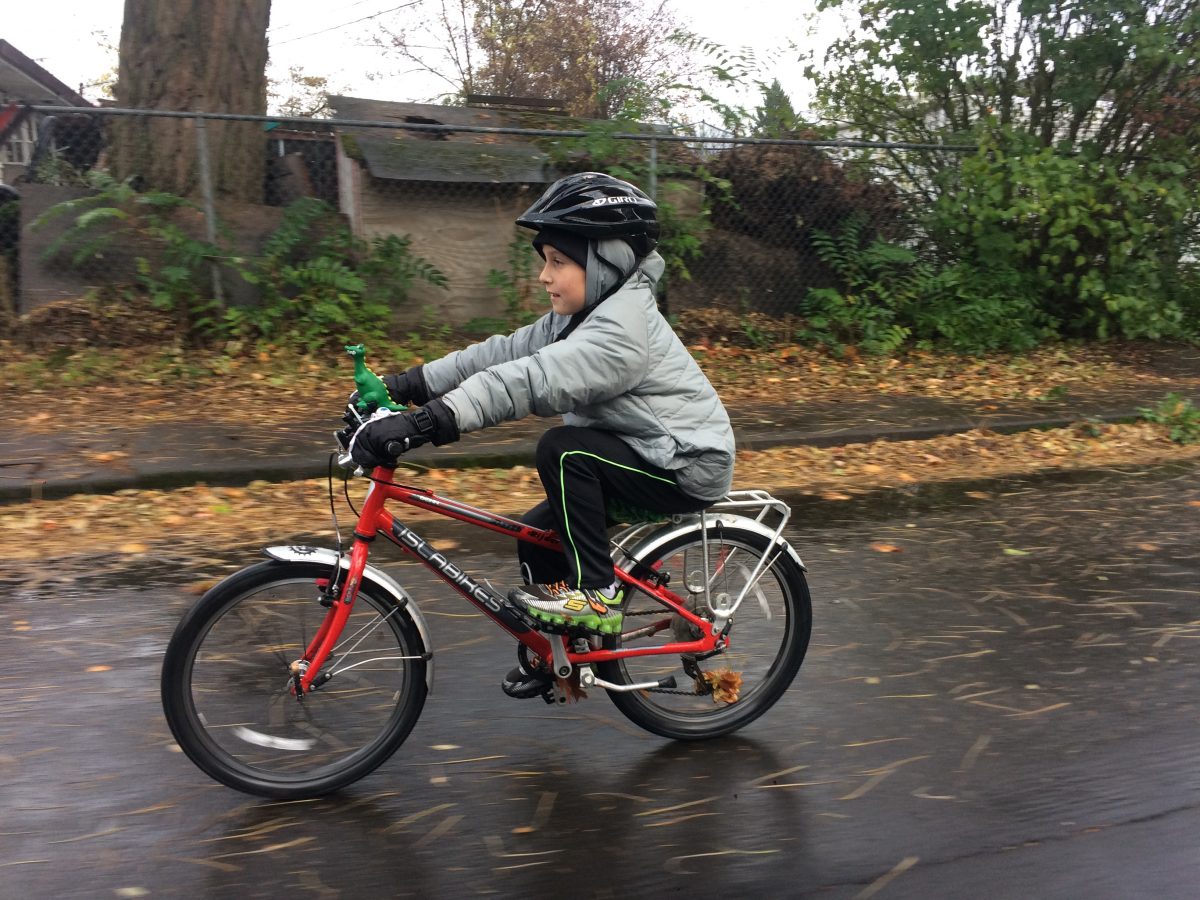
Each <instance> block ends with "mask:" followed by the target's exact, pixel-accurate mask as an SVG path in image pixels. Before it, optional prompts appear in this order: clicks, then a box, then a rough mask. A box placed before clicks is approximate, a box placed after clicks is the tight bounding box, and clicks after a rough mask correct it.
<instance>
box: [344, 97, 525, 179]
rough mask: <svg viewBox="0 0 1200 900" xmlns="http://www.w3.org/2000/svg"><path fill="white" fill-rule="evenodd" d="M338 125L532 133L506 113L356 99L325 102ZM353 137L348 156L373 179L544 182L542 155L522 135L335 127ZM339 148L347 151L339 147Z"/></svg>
mask: <svg viewBox="0 0 1200 900" xmlns="http://www.w3.org/2000/svg"><path fill="white" fill-rule="evenodd" d="M329 105H330V108H331V109H332V110H333V120H334V124H335V125H336V123H337V121H338V120H339V119H340V120H354V121H363V122H395V123H396V124H397V125H402V124H417V125H447V126H451V127H453V126H483V127H491V128H534V127H538V126H537V125H534V124H531V123H530V122H529V121H528V120H527V119H523V118H522V114H520V113H513V112H510V111H507V110H495V109H478V108H474V107H465V106H438V105H435V104H431V103H396V102H392V101H386V100H366V99H362V98H358V97H340V96H334V97H330V98H329ZM338 130H339V131H340V132H342V133H343V134H350V135H353V139H352V140H353V144H352V147H353V149H352V150H351V151H350V152H351V154H352V155H356V156H358V157H359V158H361V159H362V161H363V162H364V163H365V164H366V167H367V171H369V172H370V173H371V175H372V176H374V177H375V178H384V179H388V180H391V181H440V182H459V183H475V184H478V183H485V184H529V183H532V184H540V183H542V182H544V181H546V180H547V176H548V172H547V168H546V166H547V161H548V160H549V157H548V155H547V154H546V153H545V152H543V151H542V150H541V149H539V148H538V147H537V146H536V145H535V144H533V143H532V142H531V141H530V140H529V139H528V138H526V137H523V136H522V135H511V134H491V133H478V132H455V131H444V132H442V131H438V132H433V131H417V130H411V129H402V128H398V129H395V130H391V129H383V128H356V127H354V126H341V127H339V128H338ZM343 146H347V143H346V142H344V144H343Z"/></svg>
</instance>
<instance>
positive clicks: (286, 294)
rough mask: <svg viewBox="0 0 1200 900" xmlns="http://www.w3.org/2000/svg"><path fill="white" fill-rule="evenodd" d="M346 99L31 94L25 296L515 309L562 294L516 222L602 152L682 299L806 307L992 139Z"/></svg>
mask: <svg viewBox="0 0 1200 900" xmlns="http://www.w3.org/2000/svg"><path fill="white" fill-rule="evenodd" d="M338 99H340V100H341V101H342V102H341V103H340V104H339V109H338V113H339V114H340V115H342V116H344V118H341V119H338V118H335V119H326V120H303V119H273V118H266V117H252V116H220V115H208V114H203V115H192V114H185V113H144V112H132V111H122V110H113V109H104V110H96V111H91V110H89V111H87V112H79V111H69V112H67V111H64V110H62V109H60V108H51V107H35V108H33V111H34V112H36V113H37V115H38V117H39V121H38V126H39V127H38V139H37V143H36V146H35V148H34V149H33V151H32V153H30V154H28V155H27V157H28V158H27V162H26V163H25V165H24V166H23V167H21V168H20V170H19V171H17V172H16V173H15V177H12V172H13V167H11V166H10V167H8V168H7V169H6V173H8V174H9V181H10V182H11V190H10V191H9V192H8V193H6V194H4V196H0V251H2V253H0V258H3V259H4V260H5V261H6V263H5V271H2V272H0V275H3V276H4V279H5V285H6V286H5V288H4V294H3V298H4V300H5V306H6V307H7V308H8V309H9V310H10V311H12V312H15V313H18V314H19V313H25V312H29V311H30V310H33V309H36V308H38V307H41V306H44V305H45V304H48V303H51V302H53V301H66V302H70V301H72V300H75V299H77V298H79V297H81V296H87V295H90V294H100V295H102V296H120V297H129V296H133V295H135V294H139V293H140V294H142V295H145V296H149V297H151V298H153V299H155V300H156V301H158V302H159V303H160V304H161V305H164V306H171V307H173V308H186V309H187V311H186V312H185V313H182V314H181V320H186V321H181V324H183V325H185V326H197V325H203V324H204V322H203V321H202V320H204V319H205V317H206V316H207V317H211V315H212V313H213V310H219V311H221V314H222V315H224V316H228V317H232V318H234V319H236V318H237V316H238V315H244V316H253V315H255V314H256V313H255V312H254V311H255V310H262V309H264V308H271V304H272V303H274V304H277V305H278V304H290V305H292V306H293V307H294V306H303V305H304V304H320V303H323V302H328V298H329V297H336V296H338V295H345V294H346V293H350V294H353V295H355V296H356V297H359V298H360V299H363V300H364V301H369V305H368V306H367V307H366V308H367V309H368V310H371V311H373V312H375V313H378V312H380V310H381V309H383V308H384V307H390V308H391V309H392V310H393V311H394V313H395V314H396V315H397V316H399V320H400V321H402V322H408V323H416V322H425V323H436V324H438V325H442V324H453V325H464V324H467V323H475V324H476V325H481V326H483V327H485V328H486V327H487V326H490V325H495V326H499V325H502V324H505V323H511V322H514V321H519V320H520V319H521V317H522V316H525V317H527V316H528V314H529V313H530V312H541V311H543V307H544V305H545V304H544V302H543V298H542V292H541V290H540V289H539V287H538V285H537V284H536V272H537V266H536V265H535V263H536V258H535V256H534V254H533V251H532V248H531V247H530V245H529V235H528V233H525V232H524V231H523V230H522V229H517V228H516V227H515V226H514V225H513V221H514V219H515V218H516V217H517V215H518V214H519V213H520V212H522V211H523V210H524V209H525V208H526V207H527V206H528V205H529V204H530V203H531V202H532V201H533V200H534V199H535V198H536V197H537V196H538V195H539V194H540V192H541V190H542V189H543V188H544V186H545V185H546V184H547V183H549V182H550V181H552V180H553V179H554V178H555V177H558V175H560V174H562V173H563V172H567V171H575V170H580V169H588V168H602V169H605V170H608V171H613V172H614V173H616V174H621V175H623V176H625V177H629V178H630V179H631V180H634V181H636V182H638V183H639V184H640V185H641V186H642V187H643V188H644V189H646V190H647V191H648V192H649V193H650V194H651V195H653V196H655V197H656V199H658V201H659V203H660V207H661V208H662V214H661V218H662V220H663V224H664V238H663V241H662V246H661V252H662V253H663V255H664V257H665V258H666V259H667V262H668V272H667V276H666V278H665V279H664V284H663V285H662V297H663V303H664V305H665V306H666V308H667V309H668V310H669V311H670V312H672V313H678V312H681V311H683V310H686V309H696V308H707V307H720V308H724V309H730V308H733V309H737V310H740V311H761V312H764V313H768V314H771V315H775V316H781V315H786V314H789V313H802V312H803V310H804V308H805V302H806V298H807V297H808V296H809V295H810V292H812V291H813V290H819V289H822V288H830V287H833V286H835V285H837V284H838V283H839V282H840V281H844V278H845V274H846V273H845V272H843V271H841V270H840V267H841V266H843V265H845V259H844V254H843V255H842V256H841V257H840V256H839V246H843V245H844V246H845V247H849V246H850V245H851V244H854V245H863V243H864V241H866V240H868V239H869V238H872V237H882V238H885V239H887V240H889V241H893V242H896V243H898V244H903V243H904V242H905V241H911V240H912V239H913V227H914V222H916V221H918V220H919V219H920V215H919V212H920V208H921V207H922V205H924V204H927V203H928V202H930V199H931V192H932V191H933V188H932V183H931V182H930V181H929V176H930V174H931V173H933V172H935V171H936V169H937V167H939V166H941V167H946V166H951V167H952V166H953V165H954V164H955V160H956V158H957V156H958V154H960V153H962V152H964V151H969V150H970V149H971V148H965V147H960V148H947V147H934V146H920V145H899V144H895V145H884V144H867V143H860V142H853V141H842V142H821V141H788V140H778V141H748V140H739V139H736V138H714V137H706V138H704V140H703V142H700V141H697V140H696V139H695V138H689V137H686V136H679V135H673V134H670V133H667V132H665V131H661V130H648V131H646V132H644V133H638V134H613V133H611V131H607V130H605V128H604V126H603V125H598V126H597V127H596V129H594V130H590V129H586V128H585V129H577V130H576V129H567V128H563V127H561V123H558V122H555V121H554V120H553V118H552V117H550V116H544V117H542V120H541V121H540V122H539V124H540V125H544V126H545V127H528V117H524V118H518V119H514V118H513V117H512V116H508V117H506V114H505V113H504V112H503V111H499V110H470V109H467V110H464V109H463V108H451V107H430V106H418V105H416V104H375V105H373V106H372V105H369V104H367V105H364V103H365V102H364V101H353V100H351V99H349V98H338ZM381 108H383V109H385V111H386V113H387V117H386V118H385V117H384V116H383V115H379V118H378V119H377V120H376V119H369V118H357V117H352V116H355V114H359V115H363V114H364V113H365V114H368V115H369V114H371V113H372V112H376V113H377V114H378V110H379V109H381ZM399 113H403V115H400V114H399ZM513 121H519V122H520V123H521V124H522V125H524V126H525V127H512V125H511V123H512V122H513ZM496 123H499V124H496ZM556 126H558V127H556ZM14 193H15V196H14ZM5 199H8V200H9V202H4V201H5ZM228 310H233V312H227V311H228ZM239 310H242V311H244V312H238V311H239ZM262 315H265V313H262ZM330 316H331V319H330V323H331V324H333V322H334V321H335V320H336V315H335V314H334V313H332V312H331V313H330Z"/></svg>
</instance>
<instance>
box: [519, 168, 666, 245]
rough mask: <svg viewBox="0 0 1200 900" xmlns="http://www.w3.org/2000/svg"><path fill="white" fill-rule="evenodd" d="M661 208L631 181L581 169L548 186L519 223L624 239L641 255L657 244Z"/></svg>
mask: <svg viewBox="0 0 1200 900" xmlns="http://www.w3.org/2000/svg"><path fill="white" fill-rule="evenodd" d="M657 209H658V207H657V206H656V205H655V203H654V201H653V200H651V199H650V198H649V197H648V196H646V194H645V193H644V192H642V191H641V190H640V189H638V188H636V187H634V186H633V185H632V184H630V183H629V182H628V181H622V180H621V179H620V178H613V177H612V176H611V175H605V174H604V173H603V172H578V173H576V174H574V175H567V176H566V177H565V178H560V179H559V180H558V181H556V182H554V184H552V185H550V187H548V188H547V189H546V193H544V194H542V196H541V197H539V198H538V200H537V202H536V203H534V204H533V206H531V207H529V209H527V210H525V212H524V213H523V214H522V215H521V216H520V218H518V219H517V224H518V225H521V226H524V227H525V228H532V229H534V230H537V231H540V230H541V229H543V228H556V229H559V230H561V231H571V232H574V233H575V234H580V235H583V236H584V237H587V238H594V239H596V240H604V239H605V238H622V239H624V240H625V241H628V243H629V246H630V247H632V248H633V252H634V253H635V254H636V255H637V256H638V257H639V258H640V257H643V256H645V255H647V254H648V253H650V252H651V251H652V250H653V249H654V248H655V247H656V246H658V219H657V218H656V210H657Z"/></svg>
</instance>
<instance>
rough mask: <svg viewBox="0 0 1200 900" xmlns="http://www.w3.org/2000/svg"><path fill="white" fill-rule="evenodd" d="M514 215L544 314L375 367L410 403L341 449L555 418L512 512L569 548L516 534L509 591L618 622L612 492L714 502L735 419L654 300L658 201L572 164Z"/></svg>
mask: <svg viewBox="0 0 1200 900" xmlns="http://www.w3.org/2000/svg"><path fill="white" fill-rule="evenodd" d="M517 224H518V225H521V226H523V227H526V228H530V229H533V230H534V231H536V234H535V236H534V238H533V245H534V247H535V248H536V249H537V251H538V253H539V254H540V255H541V257H542V258H543V260H544V261H545V266H544V267H543V269H542V271H541V274H540V275H539V277H538V280H539V281H540V282H541V283H542V284H543V285H544V286H545V288H546V291H547V293H548V294H549V297H550V307H551V311H550V312H549V313H547V314H546V315H544V316H543V317H542V318H540V319H538V320H537V321H536V322H534V323H532V324H531V325H527V326H525V327H523V328H519V329H517V330H516V331H514V332H513V333H512V334H508V335H494V336H492V337H490V338H488V339H487V340H485V341H482V342H480V343H477V344H472V345H471V346H469V347H466V348H464V349H462V350H456V351H454V352H453V353H450V354H447V355H446V356H444V357H442V358H441V359H438V360H434V361H432V362H429V363H425V364H424V365H420V366H415V367H413V368H410V369H408V370H407V371H406V372H403V373H401V374H398V375H388V376H385V377H384V378H383V381H384V383H385V384H386V385H387V388H388V393H389V394H390V396H391V398H392V399H393V400H394V401H396V402H397V403H400V404H415V405H417V406H418V407H419V408H417V409H413V410H409V411H403V412H390V411H387V410H383V409H380V410H378V411H376V412H375V414H374V415H373V416H372V418H371V419H370V421H368V423H367V424H366V425H364V426H363V427H362V428H360V429H359V430H358V432H357V433H356V434H355V436H354V439H353V441H352V443H351V445H350V453H351V455H352V456H353V458H354V460H355V461H356V462H357V463H359V464H360V465H362V466H363V467H364V468H370V467H373V466H376V465H379V464H385V463H386V464H390V462H391V459H392V454H391V453H389V452H388V449H387V448H388V446H389V444H390V443H391V442H393V441H395V442H398V443H399V444H400V446H401V447H403V448H404V449H410V448H412V447H415V446H419V445H421V444H424V443H429V442H432V443H433V444H435V445H442V444H446V443H450V442H453V441H455V440H458V438H459V435H460V434H462V433H465V432H470V431H475V430H477V429H480V428H486V427H488V426H491V425H495V424H498V423H500V422H504V421H510V420H516V419H521V418H524V417H525V416H527V415H530V414H534V415H538V416H552V415H562V417H563V422H564V424H563V425H561V426H557V427H554V428H551V429H549V430H548V431H547V432H546V433H545V434H544V435H543V436H542V438H541V439H540V440H539V442H538V447H537V469H538V474H539V476H540V478H541V481H542V486H543V487H544V488H545V491H546V500H545V501H543V502H542V503H539V504H538V505H537V506H535V507H534V508H533V509H532V510H530V511H529V512H528V513H527V514H526V515H525V516H524V517H523V519H522V521H524V522H525V523H527V524H530V525H535V526H537V527H540V528H553V529H554V530H555V531H556V532H557V533H558V535H559V537H560V539H561V542H562V545H563V551H564V552H563V553H561V554H560V553H557V552H554V551H550V550H546V549H543V548H540V547H537V546H534V545H532V544H528V543H521V544H519V545H518V559H519V561H520V565H521V572H522V576H523V578H524V582H525V585H524V587H520V588H515V589H513V590H512V591H511V592H510V593H509V595H508V599H509V601H510V602H512V603H514V604H517V605H519V606H521V607H523V608H524V609H525V610H526V611H527V612H528V613H529V614H530V615H532V616H534V617H536V618H538V619H541V620H543V621H545V622H549V623H552V624H554V625H562V626H570V627H574V628H578V629H581V630H583V631H588V632H593V633H613V632H619V631H620V630H621V627H620V626H621V621H622V612H621V608H622V602H623V600H624V599H625V598H624V595H623V593H622V591H621V589H620V585H619V584H618V583H615V582H614V581H613V567H612V558H611V557H610V555H609V541H608V533H607V529H608V526H609V524H610V522H609V517H608V512H607V511H608V509H609V508H610V507H611V504H612V503H613V502H614V501H617V502H618V503H620V504H621V505H624V506H627V507H634V508H637V509H644V510H649V511H651V512H655V513H665V514H671V513H686V512H696V511H699V510H701V509H703V508H705V507H706V506H708V505H710V504H711V503H713V502H714V501H716V500H718V499H720V498H721V497H723V496H724V495H725V494H726V493H727V492H728V491H729V488H730V486H731V484H732V481H733V463H734V439H733V430H732V428H731V426H730V423H729V416H728V414H727V413H726V411H725V408H724V407H723V406H722V404H721V401H720V399H719V398H718V396H717V393H716V391H715V390H714V389H713V387H712V385H711V384H710V383H709V381H708V379H707V378H706V377H705V375H704V373H703V372H702V371H701V370H700V367H699V366H697V365H696V362H695V360H693V359H692V357H691V355H690V354H689V353H688V351H687V349H686V348H685V347H684V346H683V344H682V342H680V340H679V338H678V337H677V336H676V335H675V334H674V332H673V331H672V330H671V327H670V325H669V324H668V323H667V321H666V320H665V319H664V318H663V316H662V315H661V313H660V312H659V311H658V307H657V305H656V303H655V297H654V288H655V284H656V283H657V281H658V279H659V278H660V277H661V275H662V273H663V269H664V267H665V264H664V262H663V259H662V257H661V256H659V254H658V253H656V252H655V246H656V244H657V239H658V234H659V228H658V222H657V220H656V206H655V204H654V201H653V200H651V199H650V198H649V197H648V196H646V194H644V193H643V192H642V191H641V190H639V189H638V188H636V187H634V186H633V185H632V184H629V183H628V182H625V181H621V180H620V179H617V178H613V177H611V176H608V175H604V174H601V173H598V172H583V173H579V174H575V175H569V176H567V177H565V178H562V179H560V180H559V181H556V182H555V183H554V184H553V185H551V186H550V188H549V189H548V190H547V191H546V192H545V193H544V194H543V195H542V196H541V197H540V198H539V199H538V200H537V202H536V203H534V204H533V206H531V207H530V208H529V209H528V210H527V211H526V212H525V213H524V214H523V215H522V216H521V217H520V218H518V219H517ZM525 676H530V677H531V678H532V680H533V681H535V682H536V681H537V677H534V676H533V673H528V672H524V671H523V670H522V671H520V672H517V671H514V672H513V673H510V674H509V679H508V680H509V681H510V682H511V681H514V680H518V681H519V680H520V678H523V677H525ZM534 686H536V687H538V688H539V689H540V687H541V684H540V683H538V684H536V685H531V690H532V688H533V687H534ZM509 687H510V685H509V684H506V685H505V690H506V691H508V692H509V693H513V691H509ZM516 690H517V691H518V694H515V695H521V696H524V695H526V694H524V693H520V687H519V686H517V687H516ZM533 695H534V694H533V693H529V694H528V696H533Z"/></svg>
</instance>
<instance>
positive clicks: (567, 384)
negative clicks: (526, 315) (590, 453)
mask: <svg viewBox="0 0 1200 900" xmlns="http://www.w3.org/2000/svg"><path fill="white" fill-rule="evenodd" d="M663 269H664V263H663V260H662V257H661V256H659V255H658V254H657V253H651V254H650V255H649V256H647V257H646V258H645V259H643V260H642V261H641V263H640V265H639V266H638V268H637V269H636V270H635V271H634V272H633V274H632V275H631V276H630V277H629V279H628V280H627V281H626V282H625V284H624V285H622V287H621V288H620V290H618V291H617V292H616V293H614V294H613V295H612V296H610V297H609V298H608V299H606V300H604V301H603V302H602V303H600V304H599V305H598V306H596V307H595V308H594V309H593V310H592V312H591V313H590V314H589V315H588V316H587V318H585V319H584V320H583V322H582V323H581V324H580V325H579V326H578V327H577V328H575V330H574V331H572V332H571V333H570V334H569V335H568V336H567V337H566V338H564V339H563V340H557V341H556V337H557V336H558V334H559V333H560V332H562V330H563V329H564V328H565V327H566V325H567V323H568V322H569V321H570V317H568V316H560V315H557V314H555V313H547V314H546V315H544V316H542V318H540V319H538V320H537V321H536V322H534V323H533V324H531V325H526V326H525V327H524V328H519V329H517V330H516V331H514V332H513V333H512V334H507V335H495V336H493V337H490V338H488V339H487V340H485V341H481V342H480V343H478V344H472V345H471V346H469V347H466V348H464V349H462V350H456V351H455V352H453V353H450V354H448V355H446V356H444V357H442V358H441V359H438V360H435V361H433V362H430V363H426V364H425V368H424V375H425V382H426V385H427V386H428V388H429V391H430V394H431V395H433V396H435V397H439V396H440V397H441V398H442V400H443V401H444V402H445V403H446V404H447V405H448V406H450V408H451V409H452V410H453V411H454V416H455V419H456V420H457V422H458V428H459V430H460V431H461V432H464V433H466V432H468V431H475V430H477V429H480V428H486V427H488V426H489V425H495V424H497V423H499V422H504V421H509V420H514V419H523V418H524V417H525V416H527V415H529V414H531V413H532V414H534V415H538V416H553V415H562V416H563V421H564V422H565V423H566V424H568V425H581V426H585V427H589V428H597V429H600V430H603V431H611V432H613V433H614V434H616V435H617V436H619V437H620V438H622V439H623V440H624V441H625V442H626V443H628V444H629V445H630V446H631V447H632V448H633V449H634V451H636V452H637V454H638V455H639V456H641V457H642V459H644V460H646V461H647V462H649V463H652V464H653V465H656V466H659V467H661V468H663V469H668V470H671V471H673V472H674V473H675V480H676V482H677V483H678V484H679V487H680V488H681V489H682V490H683V491H685V492H686V493H687V494H688V495H689V496H692V497H695V498H696V499H697V500H702V501H714V500H718V499H720V498H721V497H723V496H724V495H725V494H726V493H727V492H728V491H729V487H730V485H731V484H732V483H733V460H734V443H733V429H732V427H731V426H730V424H729V415H728V414H727V413H726V412H725V407H724V406H722V405H721V400H720V398H718V397H717V392H716V391H715V390H713V387H712V385H711V384H709V382H708V379H707V378H706V377H705V376H704V373H703V372H702V371H700V367H699V366H698V365H696V361H695V360H694V359H692V357H691V354H690V353H688V351H687V348H685V347H684V346H683V343H682V342H681V341H680V340H679V338H678V337H677V336H676V335H675V332H673V331H672V330H671V326H670V325H668V324H667V321H666V320H665V319H664V318H663V317H662V315H661V314H660V313H659V311H658V307H657V306H656V305H655V302H654V285H655V283H656V282H657V281H658V279H659V277H660V276H661V275H662V272H663Z"/></svg>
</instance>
